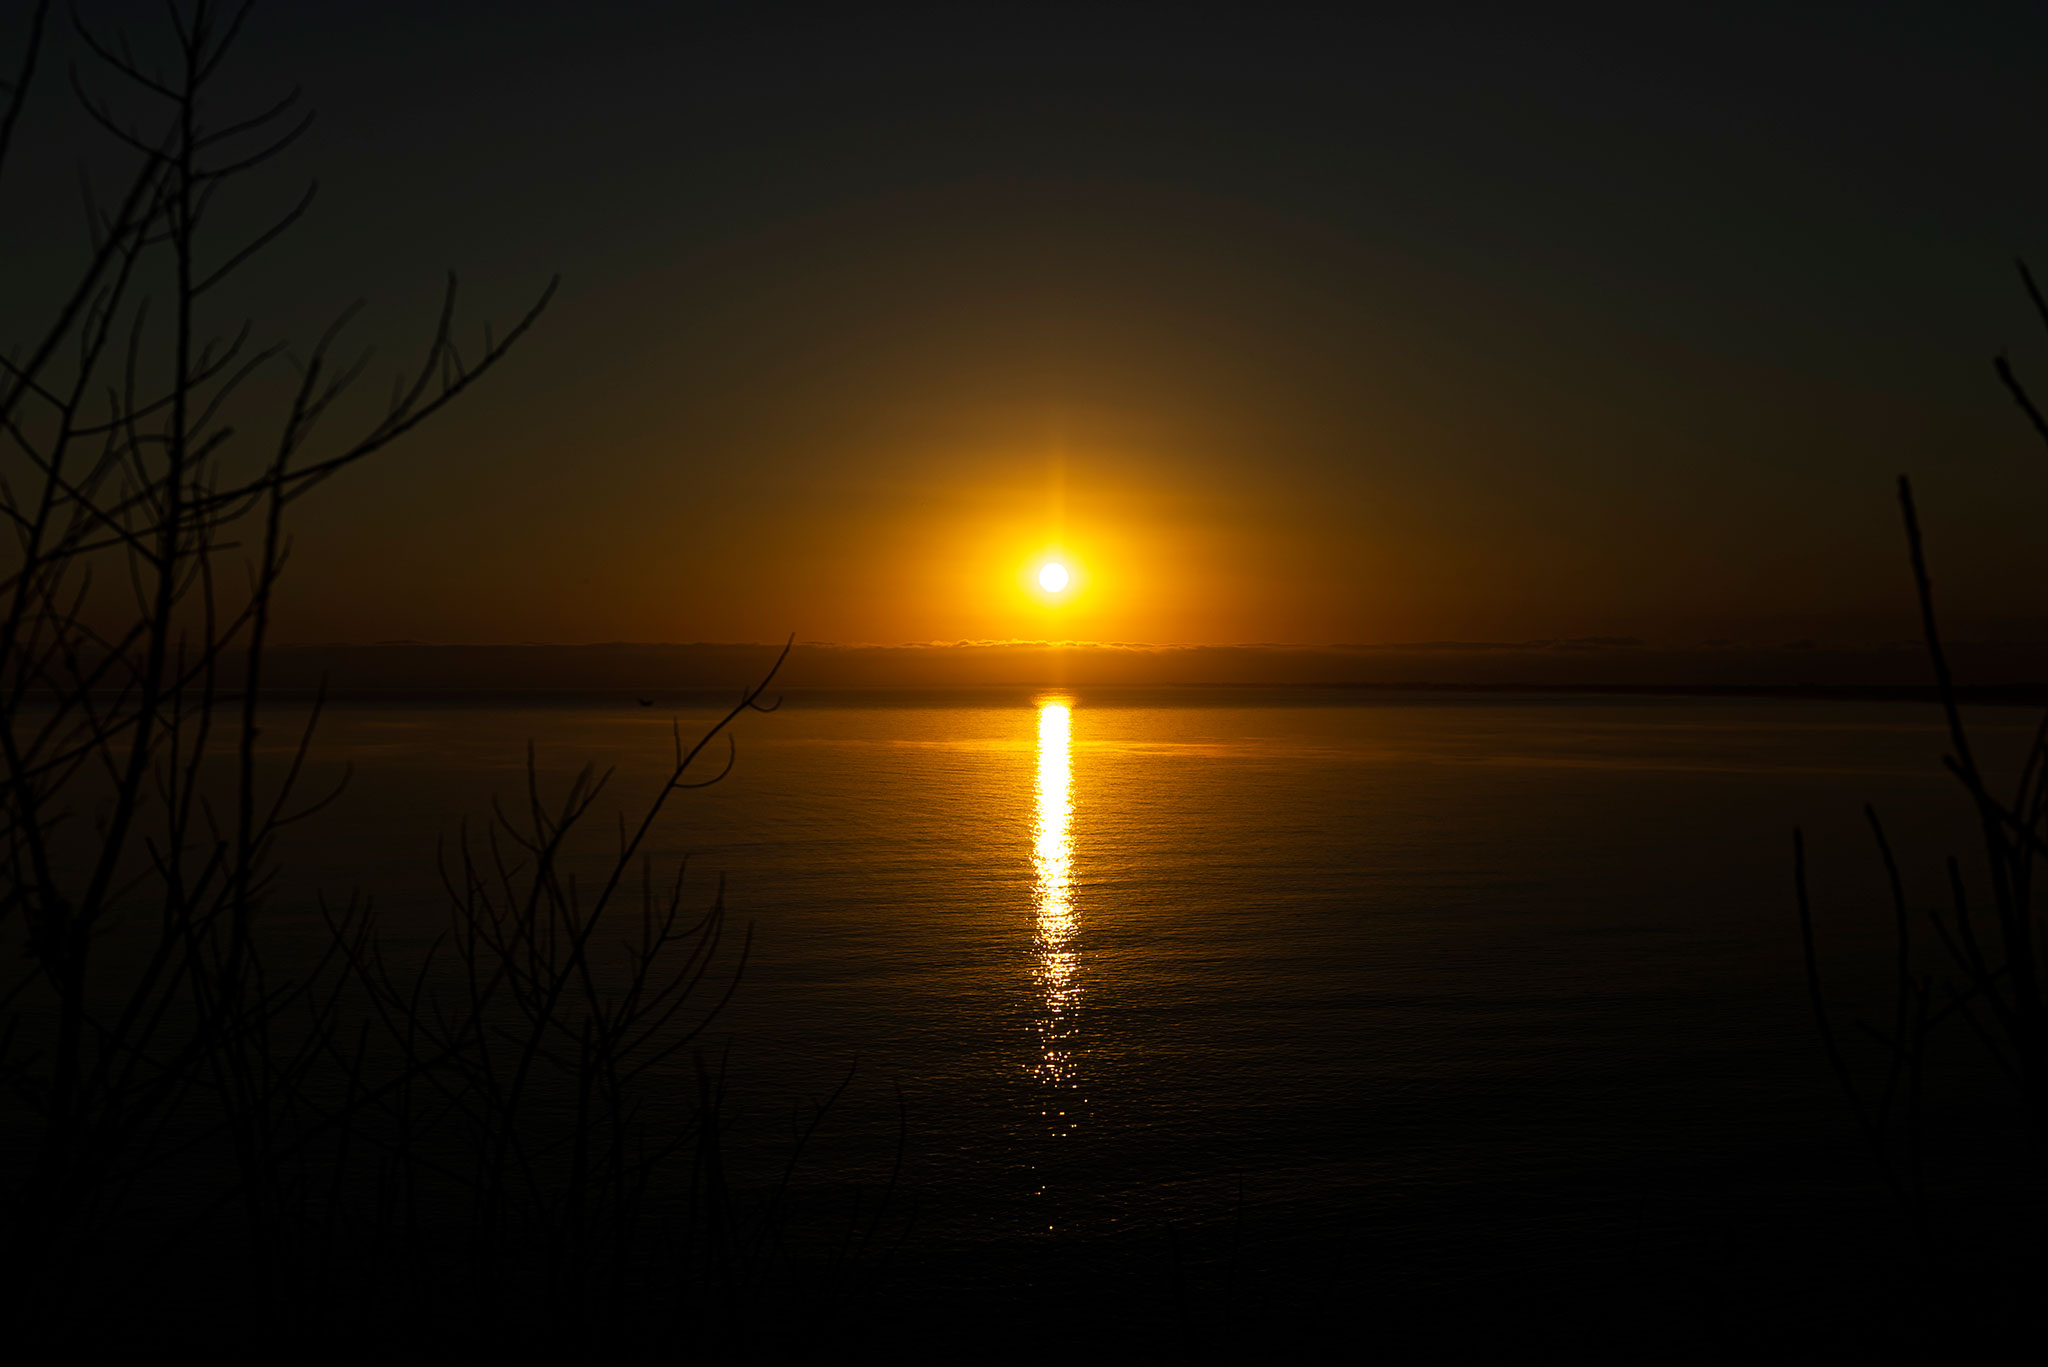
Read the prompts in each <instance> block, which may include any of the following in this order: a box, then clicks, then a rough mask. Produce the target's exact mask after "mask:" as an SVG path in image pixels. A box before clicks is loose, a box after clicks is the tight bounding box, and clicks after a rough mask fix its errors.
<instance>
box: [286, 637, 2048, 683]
mask: <svg viewBox="0 0 2048 1367" xmlns="http://www.w3.org/2000/svg"><path fill="white" fill-rule="evenodd" d="M778 649H779V647H777V646H771V645H714V644H693V645H634V644H610V645H587V646H560V645H484V646H478V645H427V644H420V643H416V642H395V643H389V644H382V645H311V646H281V647H275V648H274V650H273V653H272V655H271V656H270V660H269V663H268V664H267V665H266V673H267V676H268V677H269V678H270V679H272V680H273V681H274V682H275V683H276V684H277V685H278V686H280V687H283V688H295V689H310V688H314V687H317V686H319V685H320V684H321V682H322V681H323V680H324V681H325V682H326V684H327V686H328V687H329V689H330V690H331V691H333V692H335V693H337V694H342V695H349V694H385V693H448V694H467V693H504V692H550V691H586V690H591V691H594V690H614V689H616V690H637V691H640V692H643V693H656V692H661V691H673V690H677V689H702V688H737V687H740V686H742V685H743V684H745V683H746V682H747V681H749V680H751V679H754V678H758V677H759V676H760V674H761V673H762V672H763V671H764V670H766V669H767V667H768V665H769V663H770V662H771V661H773V660H774V658H775V655H776V652H777V650H778ZM1950 656H1951V660H1952V663H1953V665H1954V667H1955V671H1956V676H1957V678H1958V680H1959V682H1961V683H1963V684H1966V685H1971V686H1976V687H2010V686H2014V685H2023V684H2037V683H2041V682H2043V681H2048V642H2042V643H2005V644H1998V643H1959V644H1957V645H1954V646H1952V647H1951V648H1950ZM1932 677H1933V676H1932V671H1931V670H1930V668H1929V665H1928V662H1927V656H1926V653H1925V651H1924V650H1922V648H1921V647H1920V645H1919V644H1918V643H1917V642H1898V643H1889V644H1876V645H1820V644H1814V643H1810V642H1795V643H1791V644H1787V645H1759V644H1745V643H1727V644H1723V643H1716V644H1711V645H1698V646H1679V645H1669V644H1652V643H1646V642H1642V641H1637V640H1635V639H1633V638H1627V637H1586V638H1579V639H1575V640H1555V641H1520V642H1490V641H1424V642H1407V643H1401V644H1391V645H1336V646H1298V645H1242V646H1149V645H1131V644H1072V643H1048V642H960V643H957V644H951V645H940V644H917V645H900V646H874V645H854V646H842V645H829V644H821V643H804V644H800V645H798V646H796V647H795V648H794V649H793V650H791V652H790V657H789V661H788V663H787V664H786V665H785V666H784V668H783V672H782V675H781V676H780V679H779V681H778V682H779V683H780V684H782V685H784V686H787V687H789V688H958V687H974V686H981V685H1023V686H1029V687H1039V686H1068V687H1080V686H1085V685H1172V684H1280V685H1284V684H1297V685H1338V684H1350V685H1378V686H1396V687H1397V686H1403V685H1412V686H1432V685H1434V686H1445V687H1486V688H1499V687H1508V686H1513V685H1517V684H1521V685H1528V686H1531V687H1536V688H1578V687H1639V688H1679V687H1686V686H1701V687H1712V688H1787V689H1791V688H1800V687H1819V688H1845V687H1846V688H1856V687H1882V688H1913V687H1922V686H1925V685H1928V684H1930V683H1931V682H1932Z"/></svg>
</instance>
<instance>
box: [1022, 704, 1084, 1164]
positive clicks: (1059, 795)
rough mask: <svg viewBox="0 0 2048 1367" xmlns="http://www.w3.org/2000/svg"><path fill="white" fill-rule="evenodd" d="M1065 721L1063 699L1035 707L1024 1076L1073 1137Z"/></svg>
mask: <svg viewBox="0 0 2048 1367" xmlns="http://www.w3.org/2000/svg"><path fill="white" fill-rule="evenodd" d="M1072 721H1073V717H1072V712H1071V709H1070V708H1069V707H1068V706H1067V704H1066V703H1064V702H1060V701H1048V702H1045V703H1042V704H1040V705H1039V709H1038V810H1037V814H1036V820H1035V822H1034V823H1033V832H1032V834H1033V840H1032V848H1031V862H1032V865H1033V867H1034V869H1035V871H1036V875H1037V881H1036V884H1035V886H1034V888H1033V900H1034V902H1035V904H1036V910H1037V927H1036V932H1037V933H1036V936H1035V943H1034V950H1035V961H1034V963H1033V968H1032V971H1033V976H1034V977H1036V978H1037V980H1038V989H1039V993H1040V995H1041V997H1042V998H1043V1002H1044V1005H1043V1010H1042V1013H1041V1015H1040V1018H1039V1023H1038V1034H1039V1055H1038V1058H1037V1059H1036V1060H1035V1061H1034V1062H1033V1064H1032V1069H1031V1071H1032V1072H1033V1073H1034V1074H1035V1075H1036V1076H1037V1077H1038V1080H1039V1081H1040V1082H1042V1083H1044V1084H1045V1085H1046V1087H1047V1088H1048V1093H1047V1095H1046V1097H1045V1115H1046V1119H1047V1120H1048V1121H1050V1122H1051V1124H1052V1126H1053V1128H1054V1130H1055V1131H1057V1132H1059V1133H1062V1134H1068V1133H1072V1131H1073V1129H1074V1127H1075V1125H1076V1124H1077V1123H1078V1121H1079V1119H1080V1109H1079V1107H1080V1103H1081V1099H1080V1097H1079V1095H1078V1093H1077V1091H1076V1088H1077V1086H1078V1080H1077V1078H1076V1070H1075V1065H1074V1043H1073V1037H1074V1033H1075V1021H1074V1016H1075V1010H1076V1008H1077V1007H1078V1006H1079V1005H1080V1000H1081V984H1080V975H1079V968H1080V965H1079V955H1078V953H1077V952H1076V946H1075V930H1076V925H1075V921H1074V902H1073V874H1074V844H1073V837H1072V834H1071V829H1072V824H1073V816H1074V799H1073V766H1072V762H1071V759H1070V751H1071V729H1072Z"/></svg>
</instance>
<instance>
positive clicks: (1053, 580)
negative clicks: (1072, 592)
mask: <svg viewBox="0 0 2048 1367" xmlns="http://www.w3.org/2000/svg"><path fill="white" fill-rule="evenodd" d="M1066 586H1067V567H1066V566H1065V565H1062V564H1061V563H1060V562H1059V561H1057V560H1048V561H1046V562H1045V565H1044V566H1043V567H1042V568H1041V569H1040V570H1039V571H1038V587H1040V588H1042V589H1044V590H1045V591H1046V592H1047V593H1058V592H1060V591H1061V590H1062V589H1064V588H1066Z"/></svg>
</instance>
